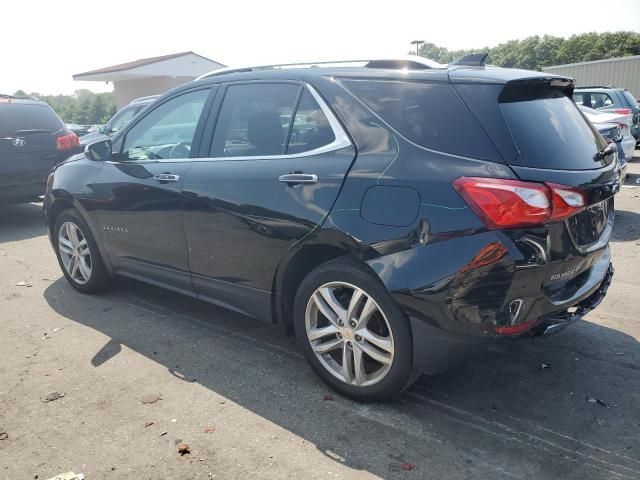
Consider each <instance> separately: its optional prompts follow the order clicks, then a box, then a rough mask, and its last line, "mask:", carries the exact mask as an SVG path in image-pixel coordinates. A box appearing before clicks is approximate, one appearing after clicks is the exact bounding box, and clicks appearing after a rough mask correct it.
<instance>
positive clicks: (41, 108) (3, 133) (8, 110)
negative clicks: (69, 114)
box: [0, 103, 63, 137]
mask: <svg viewBox="0 0 640 480" xmlns="http://www.w3.org/2000/svg"><path fill="white" fill-rule="evenodd" d="M62 128H63V125H62V122H61V120H60V119H59V118H58V116H57V115H56V114H55V112H54V111H53V110H51V108H49V107H48V106H47V105H37V104H28V103H0V137H11V136H13V135H15V134H16V133H19V132H20V131H24V130H44V131H47V132H57V131H58V130H60V129H62Z"/></svg>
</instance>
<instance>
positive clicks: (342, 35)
mask: <svg viewBox="0 0 640 480" xmlns="http://www.w3.org/2000/svg"><path fill="white" fill-rule="evenodd" d="M10 5H11V6H10ZM2 12H3V13H2V17H4V18H3V19H2V21H1V22H0V93H13V92H14V91H15V90H17V89H23V90H26V91H27V92H32V91H35V92H40V93H42V94H53V93H71V92H73V90H75V89H77V88H89V89H91V90H94V91H110V90H112V86H111V85H105V83H102V82H74V81H73V80H72V79H71V76H72V75H73V74H74V73H80V72H84V71H87V70H93V69H96V68H101V67H107V66H110V65H114V64H118V63H123V62H128V61H131V60H135V59H138V58H145V57H152V56H157V55H166V54H170V53H176V52H181V51H186V50H193V51H194V52H196V53H199V54H201V55H204V56H205V57H209V58H211V59H213V60H216V61H218V62H221V63H224V64H226V65H229V66H236V65H248V64H265V63H277V62H294V61H309V60H316V61H319V60H326V59H346V58H367V57H377V56H381V55H384V56H393V55H404V54H406V53H407V52H408V50H409V49H410V48H411V45H410V42H411V40H415V39H420V40H426V41H428V42H433V43H435V44H438V45H442V46H445V47H447V48H449V49H459V48H481V47H484V46H494V45H496V44H498V43H501V42H504V41H507V40H511V39H517V38H524V37H527V36H530V35H536V34H537V35H543V34H550V35H557V36H569V35H572V34H575V33H582V32H589V31H598V32H602V31H608V30H633V31H640V0H607V1H605V2H603V1H602V0H599V1H598V0H593V1H592V0H580V1H576V2H573V3H566V2H561V1H558V0H536V1H533V2H531V1H528V2H519V1H513V0H511V1H496V0H471V1H467V0H452V1H444V2H441V1H440V2H432V1H427V0H422V1H417V0H413V1H405V0H366V1H360V0H340V1H334V0H316V1H305V0H297V1H295V0H294V1H288V0H287V1H277V0H262V1H254V2H247V1H243V0H231V1H229V0H223V1H222V2H216V1H207V0H204V1H202V0H201V1H194V0H180V1H173V2H158V1H156V2H136V1H135V0H128V1H122V0H83V1H76V0H58V1H50V0H42V1H34V0H21V1H20V2H12V3H10V4H7V5H4V6H3V7H2Z"/></svg>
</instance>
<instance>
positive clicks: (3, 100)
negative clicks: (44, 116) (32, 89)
mask: <svg viewBox="0 0 640 480" xmlns="http://www.w3.org/2000/svg"><path fill="white" fill-rule="evenodd" d="M7 103H10V104H12V105H44V106H47V107H48V106H49V104H48V103H47V102H43V101H42V100H36V99H35V98H16V97H12V96H10V95H1V96H0V105H2V104H7Z"/></svg>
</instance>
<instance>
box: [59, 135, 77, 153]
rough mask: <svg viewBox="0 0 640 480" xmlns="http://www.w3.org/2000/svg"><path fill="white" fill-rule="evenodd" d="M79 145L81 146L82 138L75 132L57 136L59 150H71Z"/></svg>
mask: <svg viewBox="0 0 640 480" xmlns="http://www.w3.org/2000/svg"><path fill="white" fill-rule="evenodd" d="M78 146H80V139H79V138H78V136H77V135H76V134H75V133H73V132H71V133H67V134H65V135H61V136H59V137H58V138H56V148H57V149H58V150H71V149H72V148H76V147H78Z"/></svg>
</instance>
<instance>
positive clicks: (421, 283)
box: [368, 229, 613, 374]
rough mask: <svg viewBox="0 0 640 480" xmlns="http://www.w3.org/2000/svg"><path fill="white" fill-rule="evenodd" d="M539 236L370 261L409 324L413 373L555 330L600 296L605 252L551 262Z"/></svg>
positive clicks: (605, 281)
mask: <svg viewBox="0 0 640 480" xmlns="http://www.w3.org/2000/svg"><path fill="white" fill-rule="evenodd" d="M552 234H553V232H550V231H549V230H546V229H540V230H538V231H531V230H529V231H526V232H525V231H518V232H501V231H489V232H482V233H478V234H474V235H469V236H464V237H461V238H453V239H449V240H446V241H442V242H437V243H433V244H430V245H423V246H417V247H415V248H412V249H410V250H406V251H402V252H398V253H394V254H390V255H386V256H382V257H378V258H375V259H372V260H369V262H368V264H369V266H370V267H371V268H372V269H373V270H374V271H375V272H376V273H377V274H378V276H379V277H380V279H381V280H382V282H383V283H384V284H385V286H386V287H387V289H388V290H389V291H390V292H391V294H392V295H393V297H394V299H395V300H396V301H397V302H398V305H399V306H400V307H401V308H402V310H403V311H404V312H405V314H406V315H407V317H408V318H409V321H410V323H411V328H412V334H413V346H414V348H413V350H414V352H413V355H414V365H415V367H416V368H418V369H420V370H422V371H424V372H425V373H428V374H434V373H437V372H439V371H442V370H445V369H447V368H449V367H450V366H452V365H454V364H455V363H458V362H459V361H461V360H464V359H465V358H467V357H468V356H469V355H470V354H472V353H474V352H475V351H477V350H479V349H481V348H483V347H484V346H486V345H487V344H488V343H491V342H494V341H496V340H497V339H499V338H503V337H507V336H508V337H531V336H539V335H543V334H549V333H553V332H555V331H558V330H561V329H562V328H564V327H566V326H567V325H569V324H570V323H573V322H575V321H576V320H578V319H580V318H582V316H583V315H585V314H586V313H587V312H588V311H590V310H592V309H593V308H595V307H596V306H597V305H598V304H599V303H600V302H601V301H602V298H604V295H605V294H606V291H607V288H608V286H609V284H610V283H611V277H612V275H613V267H612V266H611V255H610V251H609V247H608V246H605V247H603V248H601V249H599V250H596V251H590V252H589V253H580V252H578V251H573V252H571V254H569V255H566V256H563V258H561V259H559V258H554V255H553V252H552V251H549V248H547V247H545V242H548V238H549V235H552Z"/></svg>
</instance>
